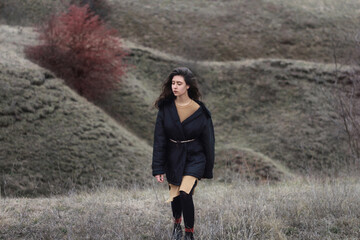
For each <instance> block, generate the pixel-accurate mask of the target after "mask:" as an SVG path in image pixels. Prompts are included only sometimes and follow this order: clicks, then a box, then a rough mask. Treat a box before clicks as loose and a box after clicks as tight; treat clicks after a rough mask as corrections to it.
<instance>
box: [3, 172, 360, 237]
mask: <svg viewBox="0 0 360 240" xmlns="http://www.w3.org/2000/svg"><path fill="white" fill-rule="evenodd" d="M165 188H166V187H165V185H163V187H161V186H159V185H156V184H154V185H153V187H151V188H149V189H146V190H140V189H137V188H136V187H134V188H133V189H128V190H122V189H118V188H99V189H98V190H97V191H93V192H82V193H73V194H71V193H70V194H68V195H66V196H65V195H64V196H60V197H52V198H37V199H29V198H15V199H12V198H5V199H0V203H1V204H0V239H169V237H170V233H171V230H172V229H171V228H172V219H171V210H170V205H168V204H167V203H164V202H165V200H166V198H167V194H168V192H167V190H166V189H165ZM194 199H195V211H196V216H195V218H196V220H195V221H196V223H195V231H196V239H211V240H213V239H234V240H235V239H302V240H314V239H342V240H344V239H359V237H360V230H359V224H360V208H359V207H358V206H359V204H360V182H359V179H358V177H354V178H349V177H347V178H338V179H321V180H320V179H314V178H302V179H300V178H297V179H293V180H291V181H287V182H282V183H278V184H275V185H272V184H271V185H269V184H260V185H255V184H254V183H250V182H246V181H243V180H239V179H238V180H236V181H233V182H232V183H231V184H230V183H216V182H208V181H202V182H200V184H199V186H198V189H197V192H196V193H195V196H194Z"/></svg>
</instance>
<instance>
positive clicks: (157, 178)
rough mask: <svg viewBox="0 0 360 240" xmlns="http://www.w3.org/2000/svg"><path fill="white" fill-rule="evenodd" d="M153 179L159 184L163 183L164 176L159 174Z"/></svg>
mask: <svg viewBox="0 0 360 240" xmlns="http://www.w3.org/2000/svg"><path fill="white" fill-rule="evenodd" d="M155 177H156V180H157V181H158V182H159V183H162V182H164V174H159V175H156V176H155Z"/></svg>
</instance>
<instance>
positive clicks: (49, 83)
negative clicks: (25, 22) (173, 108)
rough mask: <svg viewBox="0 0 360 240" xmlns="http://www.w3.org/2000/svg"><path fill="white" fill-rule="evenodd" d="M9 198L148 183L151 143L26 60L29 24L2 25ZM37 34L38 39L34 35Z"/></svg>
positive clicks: (1, 113) (2, 140) (1, 128)
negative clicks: (19, 26)
mask: <svg viewBox="0 0 360 240" xmlns="http://www.w3.org/2000/svg"><path fill="white" fill-rule="evenodd" d="M0 32H1V34H0V35H2V36H6V38H4V39H6V40H7V41H5V42H4V44H3V45H2V47H1V48H0V56H1V61H0V86H1V89H2V90H1V94H0V152H1V156H0V157H1V159H0V169H1V173H0V174H1V178H0V186H1V195H2V196H39V195H45V196H46V195H51V194H59V193H66V192H68V191H72V190H76V189H82V188H92V187H95V186H100V185H114V186H119V185H121V186H123V187H125V186H130V185H131V186H132V185H133V184H141V185H142V186H144V185H146V184H147V183H149V181H150V177H151V173H150V172H149V167H150V164H151V148H150V147H149V145H147V144H146V143H145V142H144V141H143V140H141V139H139V138H138V137H136V136H134V135H133V134H132V133H131V132H129V131H128V130H126V129H125V128H124V127H122V126H120V125H118V124H117V123H116V122H115V121H114V120H113V119H112V118H110V117H109V116H108V115H107V114H106V113H104V111H103V110H101V109H100V108H98V107H96V106H94V105H93V104H92V103H90V102H88V101H87V100H86V99H84V98H82V97H80V96H79V95H78V94H76V93H75V92H74V91H72V90H71V89H69V88H68V87H67V86H65V84H64V82H63V80H61V79H57V78H55V77H54V76H53V75H52V73H50V72H48V71H47V70H44V69H42V68H40V67H38V66H36V65H34V64H32V63H31V62H29V61H27V60H25V59H24V57H23V55H22V52H21V49H22V45H16V44H19V42H17V43H16V42H15V43H14V42H12V41H13V40H14V39H16V38H21V37H20V36H23V37H25V38H23V40H24V41H25V42H26V41H27V43H29V42H31V40H27V39H31V37H30V36H32V35H31V33H29V29H23V30H21V31H19V30H17V29H16V28H9V27H7V26H1V27H0ZM27 37H30V38H27Z"/></svg>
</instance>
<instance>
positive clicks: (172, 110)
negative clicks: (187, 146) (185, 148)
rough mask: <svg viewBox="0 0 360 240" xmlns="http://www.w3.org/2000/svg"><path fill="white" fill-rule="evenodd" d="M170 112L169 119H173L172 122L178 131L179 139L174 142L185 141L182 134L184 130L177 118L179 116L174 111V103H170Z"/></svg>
mask: <svg viewBox="0 0 360 240" xmlns="http://www.w3.org/2000/svg"><path fill="white" fill-rule="evenodd" d="M170 112H171V114H170V115H171V118H172V119H173V122H174V124H175V126H176V128H177V129H178V130H179V133H180V136H181V139H176V140H185V134H184V129H183V126H182V124H181V122H180V118H179V114H178V113H177V110H176V106H175V101H174V100H173V101H171V107H170Z"/></svg>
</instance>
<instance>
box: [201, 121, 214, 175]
mask: <svg viewBox="0 0 360 240" xmlns="http://www.w3.org/2000/svg"><path fill="white" fill-rule="evenodd" d="M201 140H202V143H203V146H204V149H205V155H206V165H205V172H204V176H203V177H204V178H213V168H214V161H215V135H214V126H213V123H212V119H211V117H208V118H207V123H206V126H205V129H204V132H203V133H202V135H201Z"/></svg>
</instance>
